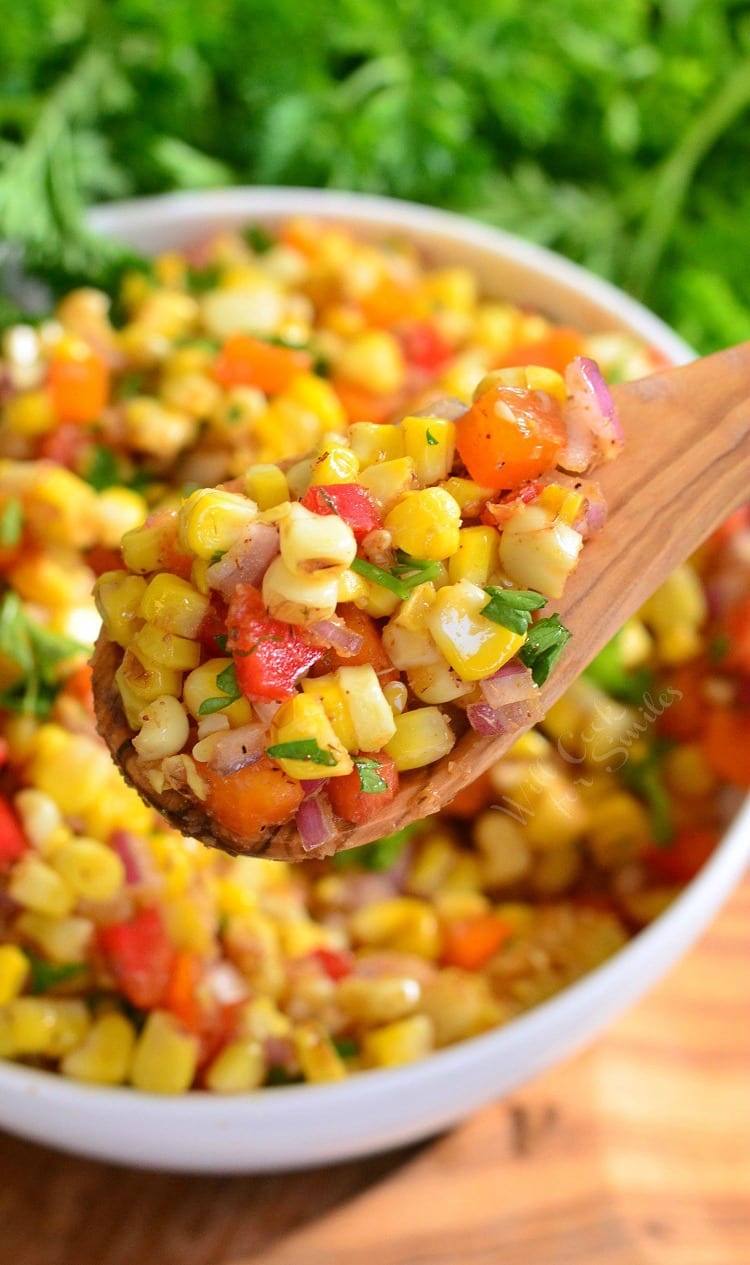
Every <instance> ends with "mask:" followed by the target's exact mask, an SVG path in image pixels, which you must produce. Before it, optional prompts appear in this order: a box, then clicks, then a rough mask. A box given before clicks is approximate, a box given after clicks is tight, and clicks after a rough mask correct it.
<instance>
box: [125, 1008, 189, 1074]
mask: <svg viewBox="0 0 750 1265" xmlns="http://www.w3.org/2000/svg"><path fill="white" fill-rule="evenodd" d="M197 1065H198V1041H197V1039H196V1038H195V1037H193V1036H191V1035H190V1034H189V1033H187V1032H186V1031H185V1030H184V1029H183V1028H182V1027H181V1026H180V1024H179V1023H178V1022H177V1020H176V1019H174V1018H173V1017H172V1015H169V1014H167V1013H166V1012H165V1011H163V1010H153V1011H152V1012H151V1014H150V1015H149V1017H148V1019H147V1020H146V1023H145V1026H144V1028H143V1031H142V1032H141V1034H140V1036H139V1038H138V1041H137V1042H136V1047H135V1054H134V1057H133V1066H132V1071H131V1077H130V1079H131V1082H132V1084H133V1085H134V1086H135V1088H136V1089H142V1090H143V1091H144V1092H145V1093H148V1094H184V1093H185V1092H186V1090H188V1089H189V1088H190V1086H191V1085H192V1083H193V1079H194V1077H195V1072H196V1068H197Z"/></svg>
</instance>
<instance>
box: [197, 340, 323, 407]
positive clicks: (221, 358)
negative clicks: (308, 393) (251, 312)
mask: <svg viewBox="0 0 750 1265" xmlns="http://www.w3.org/2000/svg"><path fill="white" fill-rule="evenodd" d="M312 363H313V358H312V356H311V355H310V353H309V352H308V351H301V350H299V349H298V348H294V347H277V346H274V344H273V343H266V342H263V340H262V339H260V338H251V337H250V335H249V334H231V335H230V336H229V338H228V339H227V340H226V342H225V343H224V346H223V347H222V349H221V351H220V352H219V355H218V357H217V358H216V361H215V362H214V367H213V374H214V377H215V378H216V381H217V382H220V383H221V385H222V386H223V387H239V386H252V387H258V388H259V389H260V390H261V391H265V393H266V394H267V395H278V393H279V392H280V391H285V390H286V388H287V387H288V386H289V384H290V383H291V382H292V380H293V379H294V378H296V377H297V375H298V374H300V373H305V372H306V371H307V370H308V369H310V367H311V366H312Z"/></svg>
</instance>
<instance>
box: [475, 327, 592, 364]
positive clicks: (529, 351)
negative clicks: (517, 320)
mask: <svg viewBox="0 0 750 1265" xmlns="http://www.w3.org/2000/svg"><path fill="white" fill-rule="evenodd" d="M585 350H586V346H585V343H584V339H583V336H582V335H581V334H580V333H579V332H578V330H575V329H568V328H567V327H566V326H564V325H561V326H559V327H558V328H556V329H551V330H550V331H549V333H547V334H545V335H544V337H543V338H537V339H535V340H534V341H533V342H529V343H519V344H518V345H517V346H516V347H511V349H510V351H508V352H506V353H505V355H504V356H501V358H500V359H499V360H498V361H496V363H495V366H494V367H495V368H496V369H506V368H509V367H510V366H512V365H541V366H542V367H543V368H545V369H554V370H555V371H556V372H557V373H564V371H565V368H566V366H567V365H569V364H570V362H571V360H573V359H574V358H575V357H576V356H582V355H584V353H585Z"/></svg>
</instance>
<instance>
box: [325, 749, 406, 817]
mask: <svg viewBox="0 0 750 1265" xmlns="http://www.w3.org/2000/svg"><path fill="white" fill-rule="evenodd" d="M356 758H362V759H365V760H368V761H369V760H373V761H374V762H375V763H376V764H377V766H378V767H377V769H372V770H371V771H372V773H376V774H377V775H378V776H379V777H381V778H382V779H383V781H384V782H385V787H384V789H383V790H382V791H365V790H363V789H362V781H361V778H360V774H359V770H358V769H357V768H356V767H355V768H354V769H353V771H352V772H351V773H348V774H347V775H346V777H332V778H331V780H330V782H329V783H328V798H329V799H330V801H331V807H332V808H333V811H334V812H335V813H336V816H337V817H343V819H344V821H351V822H353V823H354V824H355V825H356V826H362V825H364V823H365V822H367V821H369V820H370V818H371V817H374V815H375V813H376V812H378V811H379V809H381V808H384V807H385V806H386V804H390V802H391V800H392V799H393V797H394V796H395V794H396V792H397V790H398V769H397V768H396V765H395V764H394V762H393V760H392V759H391V757H390V756H389V755H386V754H385V752H384V751H380V752H375V753H373V752H370V751H363V752H361V754H360V757H355V759H356Z"/></svg>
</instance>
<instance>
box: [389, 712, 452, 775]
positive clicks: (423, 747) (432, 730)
mask: <svg viewBox="0 0 750 1265" xmlns="http://www.w3.org/2000/svg"><path fill="white" fill-rule="evenodd" d="M393 720H394V724H395V726H396V732H395V734H394V735H393V737H392V738H391V740H390V742H388V743H387V744H386V747H385V750H386V752H387V754H388V755H389V756H390V757H391V759H392V760H393V761H394V763H395V765H396V768H397V769H398V771H399V773H404V772H406V770H407V769H421V768H423V767H424V765H426V764H432V763H433V761H434V760H439V759H441V757H442V756H444V755H447V754H448V752H449V751H450V750H451V749H452V748H453V744H454V743H455V741H456V739H455V736H454V734H453V731H452V729H451V727H450V724H449V722H448V719H447V717H445V716H444V715H443V713H442V712H441V711H440V709H439V708H438V707H415V708H414V709H412V710H410V711H406V712H402V713H401V715H400V716H394V718H393Z"/></svg>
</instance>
